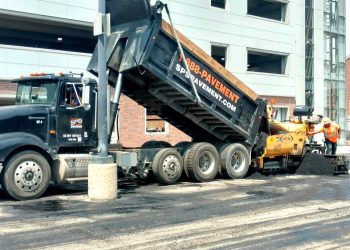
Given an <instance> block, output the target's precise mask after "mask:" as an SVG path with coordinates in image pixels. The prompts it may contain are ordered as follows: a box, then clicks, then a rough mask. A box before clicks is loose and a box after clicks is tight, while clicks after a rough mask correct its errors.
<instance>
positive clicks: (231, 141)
mask: <svg viewBox="0 0 350 250" xmlns="http://www.w3.org/2000/svg"><path fill="white" fill-rule="evenodd" d="M107 7H108V12H109V13H111V31H112V32H111V36H109V37H108V38H107V41H106V44H107V58H108V61H107V67H108V82H109V84H110V85H111V86H112V87H113V88H115V91H114V92H115V94H114V97H113V99H112V102H111V109H110V110H111V112H110V120H111V121H112V122H111V127H110V134H111V132H112V131H113V129H114V128H113V126H114V124H115V123H114V122H113V121H115V119H117V117H118V108H119V106H118V103H119V98H120V95H121V93H123V94H125V95H127V96H128V97H130V98H131V99H133V100H134V101H136V102H137V103H138V104H140V105H142V106H143V107H145V108H147V109H149V110H150V111H151V112H152V113H154V114H156V115H158V116H159V117H161V118H162V119H164V120H166V121H167V122H169V123H170V124H172V125H174V126H175V127H177V128H179V129H180V130H181V131H183V132H185V133H186V134H188V135H190V136H191V137H192V141H191V142H180V143H178V144H177V145H169V144H167V143H164V142H149V143H145V144H144V145H143V146H142V147H140V148H124V147H122V146H120V145H118V144H117V145H113V144H111V145H110V147H109V154H110V155H111V156H113V158H114V161H115V163H116V164H117V166H118V169H119V170H120V172H121V173H122V174H123V175H124V176H125V177H129V176H131V177H135V176H136V177H138V178H146V177H147V176H149V175H151V174H153V176H154V177H155V178H156V179H157V180H158V181H159V182H160V183H162V184H174V183H176V182H177V181H178V180H179V179H180V177H181V176H182V175H183V174H186V175H187V176H188V177H189V178H190V179H192V180H194V181H198V182H207V181H211V180H213V179H214V178H215V177H216V176H217V175H218V173H220V174H221V175H222V176H225V177H227V178H232V179H235V178H243V177H245V175H246V174H247V172H248V169H249V166H250V165H254V164H255V165H258V166H259V168H261V169H268V168H276V166H277V167H286V165H287V164H286V162H288V161H289V160H290V159H291V158H293V157H294V158H296V159H300V156H301V155H302V152H303V147H304V144H305V137H306V129H305V128H304V129H303V132H301V131H299V130H298V131H293V133H294V132H295V133H298V134H299V135H300V136H301V137H300V138H299V137H298V138H297V140H298V143H293V138H292V139H291V137H290V136H286V135H285V134H286V133H285V132H284V133H280V134H279V133H277V134H276V135H272V134H271V126H270V125H271V124H270V123H271V122H270V121H271V119H270V118H271V117H269V112H268V108H267V107H268V106H267V103H266V100H263V99H262V98H260V97H259V96H258V95H257V94H256V93H255V92H254V91H253V90H251V89H250V88H249V87H248V86H247V85H245V84H244V83H243V82H242V81H240V80H239V79H238V78H237V77H235V76H234V75H233V74H232V73H230V72H229V71H228V70H226V69H225V68H224V67H223V66H221V65H220V64H219V63H218V62H217V61H215V60H214V59H213V58H211V57H210V56H208V55H207V54H206V53H205V52H204V51H203V50H202V49H200V48H199V47H198V46H197V45H195V44H194V43H193V42H191V41H190V40H189V39H188V38H186V37H185V36H184V35H182V34H181V33H180V32H178V31H176V29H175V28H174V25H173V23H172V21H171V16H170V12H169V10H168V8H167V6H166V5H164V4H163V3H161V2H159V1H158V2H157V3H156V4H155V5H153V6H151V5H150V3H149V1H148V0H133V1H129V0H116V1H107ZM164 12H166V13H167V14H168V16H169V22H170V23H168V22H165V21H164V20H163V19H162V14H163V13H164ZM97 57H98V51H97V50H95V52H94V53H93V55H92V57H91V61H90V63H89V65H88V67H87V70H88V71H89V72H91V73H92V74H95V75H96V76H97V75H98V74H99V72H98V69H97ZM14 82H16V83H17V84H18V88H17V94H16V104H15V105H13V106H8V107H1V108H0V121H1V122H0V173H1V174H0V182H1V186H2V188H3V190H5V191H6V192H7V193H8V194H9V195H10V196H12V197H13V198H15V199H18V200H26V199H34V198H37V197H40V196H41V195H42V194H43V193H44V192H45V190H46V189H47V187H48V185H49V184H50V183H71V182H75V181H81V180H86V179H87V177H88V176H87V175H88V164H90V163H92V162H93V159H94V156H95V155H96V154H97V153H98V145H97V144H98V138H97V135H98V133H97V131H98V126H97V118H96V114H97V113H98V109H97V82H96V81H95V80H93V79H89V78H85V77H83V76H82V75H75V74H71V73H69V74H63V73H60V74H44V73H36V74H32V75H31V76H28V77H22V78H19V79H15V80H14ZM106 101H107V100H106ZM300 133H304V134H300ZM269 143H273V147H269V145H267V144H269ZM284 143H288V146H286V147H285V146H284ZM271 145H272V144H271ZM290 145H291V146H290Z"/></svg>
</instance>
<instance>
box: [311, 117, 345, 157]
mask: <svg viewBox="0 0 350 250" xmlns="http://www.w3.org/2000/svg"><path fill="white" fill-rule="evenodd" d="M322 123H323V127H322V128H321V129H320V130H319V131H314V132H309V133H308V135H315V134H318V133H321V132H323V134H324V137H325V144H326V154H331V153H332V155H335V154H336V152H337V142H338V139H340V126H339V125H338V124H336V123H335V122H332V121H331V119H329V118H328V117H324V118H323V119H322Z"/></svg>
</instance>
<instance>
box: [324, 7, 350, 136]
mask: <svg viewBox="0 0 350 250" xmlns="http://www.w3.org/2000/svg"><path fill="white" fill-rule="evenodd" d="M323 9H324V44H325V46H324V50H325V51H324V52H325V53H324V55H325V57H324V91H325V100H324V103H325V110H324V115H325V116H328V117H329V118H331V119H332V120H333V121H336V122H337V123H339V125H340V126H341V128H343V130H342V131H343V132H342V133H343V134H342V138H343V139H342V141H341V143H342V142H343V140H344V138H345V120H346V110H345V108H346V100H345V96H346V91H345V58H346V54H345V0H324V8H323Z"/></svg>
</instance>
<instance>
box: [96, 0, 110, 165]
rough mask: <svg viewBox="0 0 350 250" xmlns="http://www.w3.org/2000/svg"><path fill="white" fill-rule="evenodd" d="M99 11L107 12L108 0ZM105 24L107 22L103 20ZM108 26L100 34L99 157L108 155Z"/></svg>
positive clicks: (99, 4)
mask: <svg viewBox="0 0 350 250" xmlns="http://www.w3.org/2000/svg"><path fill="white" fill-rule="evenodd" d="M98 11H99V13H100V14H101V15H102V16H104V15H105V14H106V0H99V2H98ZM102 25H103V26H104V25H105V22H102ZM105 30H106V27H102V32H101V34H100V35H99V36H98V43H97V49H98V82H99V84H98V120H97V124H98V149H99V158H100V159H101V160H102V159H103V158H107V156H108V124H107V100H108V97H107V81H108V80H107V66H106V47H105V43H106V33H105V32H104V31H105Z"/></svg>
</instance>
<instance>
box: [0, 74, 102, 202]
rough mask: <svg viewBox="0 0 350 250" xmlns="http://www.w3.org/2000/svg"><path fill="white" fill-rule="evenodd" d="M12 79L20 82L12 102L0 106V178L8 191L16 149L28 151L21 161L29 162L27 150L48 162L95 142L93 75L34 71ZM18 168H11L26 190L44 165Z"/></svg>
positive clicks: (87, 150) (16, 155) (83, 150)
mask: <svg viewBox="0 0 350 250" xmlns="http://www.w3.org/2000/svg"><path fill="white" fill-rule="evenodd" d="M13 82H14V84H15V83H17V84H18V86H17V93H16V100H15V105H12V106H6V107H0V164H1V166H0V173H1V175H0V177H1V178H0V179H1V185H2V186H3V187H4V186H5V189H7V191H8V190H9V189H10V190H11V188H6V185H13V184H16V183H8V181H9V180H10V179H11V178H9V180H6V176H5V174H6V173H7V172H8V171H7V170H8V169H7V168H9V167H11V164H8V163H9V162H11V161H12V160H13V159H16V158H18V154H23V152H27V153H26V154H25V155H26V157H27V160H26V161H24V162H26V163H25V164H27V163H28V164H29V165H30V164H31V162H34V160H33V159H31V155H32V156H33V155H34V156H35V154H36V153H39V154H40V155H42V156H44V158H45V159H44V160H46V161H47V163H49V164H50V165H51V164H53V161H55V160H57V159H58V155H59V154H61V153H64V152H70V153H71V152H74V153H88V152H89V151H91V149H93V148H95V147H96V145H97V139H96V137H97V131H96V119H95V113H96V105H95V104H96V81H95V80H93V79H83V77H82V75H75V74H66V75H65V74H58V75H55V74H32V75H31V76H30V77H22V78H19V79H15V80H13ZM42 165H45V164H42ZM23 168H25V166H23V167H22V169H23ZM41 168H42V166H41ZM20 169H21V166H20V167H19V169H14V172H13V173H12V172H11V171H10V172H11V174H14V175H18V176H22V178H21V179H19V180H17V181H16V182H18V183H17V184H19V185H17V186H18V187H20V188H21V189H23V190H24V191H26V190H25V189H26V188H27V187H30V185H31V184H33V183H32V181H33V180H34V179H35V176H37V178H39V177H40V178H44V176H43V175H42V174H41V173H42V172H43V171H44V170H43V169H39V170H37V169H35V168H34V167H33V168H26V170H24V171H20ZM40 172H41V173H40ZM49 179H50V178H49ZM36 181H38V180H36ZM39 184H40V183H39ZM27 191H28V190H27ZM38 192H39V193H40V190H39V191H38ZM11 195H12V196H14V195H13V194H11ZM28 195H29V194H28ZM15 198H16V197H15ZM31 198H32V197H31Z"/></svg>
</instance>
